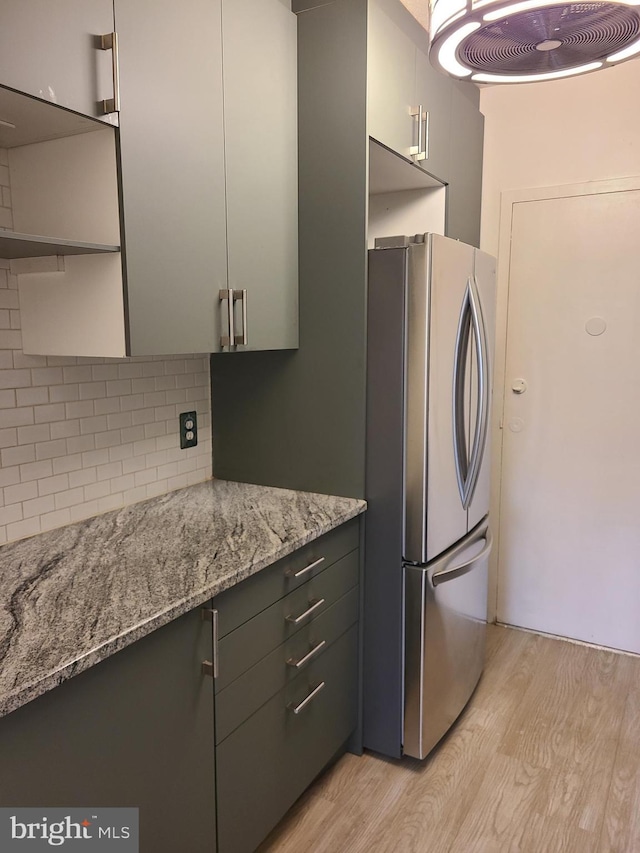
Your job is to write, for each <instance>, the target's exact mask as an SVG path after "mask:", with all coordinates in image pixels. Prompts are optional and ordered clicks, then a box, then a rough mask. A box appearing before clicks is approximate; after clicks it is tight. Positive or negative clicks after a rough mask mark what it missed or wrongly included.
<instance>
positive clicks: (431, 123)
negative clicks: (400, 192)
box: [416, 50, 451, 181]
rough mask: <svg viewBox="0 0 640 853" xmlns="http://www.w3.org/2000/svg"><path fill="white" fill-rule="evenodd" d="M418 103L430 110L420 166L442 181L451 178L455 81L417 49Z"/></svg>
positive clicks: (426, 110) (424, 108) (425, 109)
mask: <svg viewBox="0 0 640 853" xmlns="http://www.w3.org/2000/svg"><path fill="white" fill-rule="evenodd" d="M416 103H417V104H421V105H422V108H423V110H424V111H425V112H427V113H428V120H427V122H428V124H427V132H426V143H425V148H426V153H427V156H426V157H425V159H424V160H420V161H419V163H418V165H419V166H421V167H422V168H423V169H425V171H427V172H429V174H431V175H433V176H434V177H436V178H440V180H442V181H447V180H448V179H449V169H450V148H451V137H450V130H451V80H450V79H449V78H448V77H446V76H445V75H444V74H440V73H438V72H437V71H436V70H435V68H434V67H433V66H432V65H431V63H430V62H429V57H428V56H427V55H426V54H425V53H423V52H422V51H421V50H418V51H416Z"/></svg>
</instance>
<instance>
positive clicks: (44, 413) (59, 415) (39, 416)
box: [34, 403, 66, 424]
mask: <svg viewBox="0 0 640 853" xmlns="http://www.w3.org/2000/svg"><path fill="white" fill-rule="evenodd" d="M65 406H66V403H49V405H47V406H36V407H35V409H34V413H35V420H36V423H37V424H45V423H51V422H52V421H63V420H64V419H65V417H66V408H65Z"/></svg>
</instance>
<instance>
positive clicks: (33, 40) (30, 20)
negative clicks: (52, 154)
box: [0, 0, 117, 124]
mask: <svg viewBox="0 0 640 853" xmlns="http://www.w3.org/2000/svg"><path fill="white" fill-rule="evenodd" d="M1 23H2V25H1V26H0V80H1V81H2V84H3V85H5V86H8V87H10V88H12V89H16V90H17V91H19V92H25V93H26V94H28V95H32V96H34V97H36V98H41V99H43V100H45V101H50V102H51V103H54V104H58V105H59V106H62V107H66V108H67V109H70V110H75V111H76V112H79V113H83V114H85V115H88V116H93V117H94V118H101V119H104V120H105V121H108V122H110V123H112V124H117V115H116V116H114V115H113V114H111V115H109V116H106V115H105V113H104V110H103V109H102V100H103V99H108V98H111V97H113V82H112V76H111V67H112V66H111V62H112V51H103V50H101V49H100V48H99V38H100V36H102V35H104V34H107V33H111V32H112V31H113V29H114V27H113V0H56V2H55V3H52V2H51V0H3V2H2V15H1Z"/></svg>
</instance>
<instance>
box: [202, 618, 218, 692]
mask: <svg viewBox="0 0 640 853" xmlns="http://www.w3.org/2000/svg"><path fill="white" fill-rule="evenodd" d="M202 618H203V620H206V621H208V622H211V640H212V647H213V660H212V661H210V660H205V661H202V674H203V675H210V676H211V677H212V678H217V677H218V673H219V664H218V660H219V655H218V611H217V610H212V609H211V608H209V607H204V608H203V609H202Z"/></svg>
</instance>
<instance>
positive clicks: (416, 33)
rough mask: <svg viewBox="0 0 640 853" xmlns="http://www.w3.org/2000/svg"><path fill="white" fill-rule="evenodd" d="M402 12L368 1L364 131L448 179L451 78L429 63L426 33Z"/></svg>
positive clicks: (383, 2) (381, 0) (385, 0)
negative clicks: (365, 117)
mask: <svg viewBox="0 0 640 853" xmlns="http://www.w3.org/2000/svg"><path fill="white" fill-rule="evenodd" d="M403 11H404V10H403ZM406 18H407V16H406V15H405V14H401V15H399V14H398V10H397V4H396V5H394V4H392V3H389V2H388V0H372V1H371V2H370V3H369V21H368V36H369V45H368V57H367V78H368V80H367V82H368V89H369V91H368V112H369V135H370V136H371V137H372V138H373V139H375V140H377V141H378V142H381V143H382V144H383V145H386V146H387V148H390V149H391V150H393V151H395V152H397V153H398V154H401V155H402V156H403V157H406V158H407V159H411V160H413V161H414V162H415V163H417V164H418V165H419V166H420V167H421V168H422V169H424V170H425V171H427V172H429V173H430V174H431V175H433V176H434V177H436V178H440V179H441V180H443V181H447V180H448V175H449V131H450V117H451V81H450V80H449V79H448V78H447V77H445V76H443V75H442V74H438V73H437V72H436V70H435V69H434V68H433V67H432V65H431V63H430V62H429V58H428V56H427V39H426V34H425V33H424V31H423V30H422V29H421V28H420V27H418V25H417V24H416V23H415V22H414V21H410V22H407V20H406ZM414 24H415V26H414Z"/></svg>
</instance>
